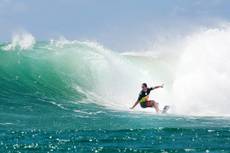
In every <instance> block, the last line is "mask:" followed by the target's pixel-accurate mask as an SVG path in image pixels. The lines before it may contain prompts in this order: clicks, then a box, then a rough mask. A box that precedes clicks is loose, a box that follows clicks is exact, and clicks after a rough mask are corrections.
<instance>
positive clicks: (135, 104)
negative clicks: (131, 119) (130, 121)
mask: <svg viewBox="0 0 230 153" xmlns="http://www.w3.org/2000/svg"><path fill="white" fill-rule="evenodd" d="M138 103H139V100H137V101H136V102H135V103H134V105H133V106H132V107H130V109H134V108H135V107H136V106H137V104H138Z"/></svg>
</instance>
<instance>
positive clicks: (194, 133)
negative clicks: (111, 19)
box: [0, 29, 230, 153]
mask: <svg viewBox="0 0 230 153" xmlns="http://www.w3.org/2000/svg"><path fill="white" fill-rule="evenodd" d="M229 31H230V30H228V29H226V30H225V31H223V30H217V29H214V30H208V31H205V32H202V33H199V34H194V35H192V36H190V37H189V38H187V39H186V40H185V41H184V42H183V43H182V44H183V45H182V46H180V49H178V51H177V53H173V54H172V53H171V52H170V53H169V52H167V51H161V52H160V54H159V52H157V53H154V54H152V53H151V52H150V53H149V52H139V53H138V52H116V51H113V50H110V49H107V48H105V47H103V46H102V45H99V44H98V43H95V42H90V41H68V40H66V39H61V40H50V41H36V40H35V39H34V37H33V36H31V35H29V34H27V35H23V36H15V37H14V39H13V40H12V42H9V43H8V42H7V43H1V44H0V152H2V153H4V152H8V153H11V152H15V153H16V152H18V153H19V152H22V153H23V152H31V153H43V152H77V153H89V152H95V153H115V152H127V153H131V152H134V153H184V152H189V153H190V152H191V153H193V152H194V153H229V152H230V117H229V114H230V113H229V107H228V106H230V105H229V88H230V84H229V80H228V79H229V74H230V71H229V61H228V57H230V56H229V51H228V50H229V48H230V46H229V44H230V43H229V40H230V39H229ZM207 38H210V39H207ZM180 43H181V42H180ZM209 44H212V46H209ZM217 48H219V50H218V51H216V49H217ZM171 49H172V48H171ZM171 49H170V50H171ZM173 49H174V50H176V49H175V47H174V48H173ZM156 50H159V48H156ZM164 50H167V48H164ZM194 59H195V62H194ZM143 82H147V83H148V84H149V85H158V84H160V83H164V84H165V87H164V88H163V89H159V90H156V91H153V93H152V94H151V96H152V97H150V98H153V99H155V100H157V101H158V102H159V104H160V108H161V109H162V108H163V106H164V105H170V110H169V112H168V113H167V114H156V113H155V110H154V109H151V108H148V109H145V110H143V109H141V108H140V107H139V106H137V108H135V109H134V110H130V109H129V107H130V106H131V105H132V104H133V103H134V101H135V100H136V98H137V96H138V92H139V91H140V85H141V83H143Z"/></svg>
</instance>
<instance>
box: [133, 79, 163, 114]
mask: <svg viewBox="0 0 230 153" xmlns="http://www.w3.org/2000/svg"><path fill="white" fill-rule="evenodd" d="M163 87H164V85H161V86H155V87H150V88H148V86H147V84H146V83H142V86H141V88H142V90H141V92H140V93H139V97H138V99H137V101H136V102H135V104H134V105H133V106H132V107H131V108H130V109H133V108H135V107H136V105H137V104H138V103H140V105H141V107H142V108H146V107H154V108H155V110H156V112H159V107H158V103H157V102H155V101H154V100H149V94H150V92H151V91H152V90H154V89H157V88H163Z"/></svg>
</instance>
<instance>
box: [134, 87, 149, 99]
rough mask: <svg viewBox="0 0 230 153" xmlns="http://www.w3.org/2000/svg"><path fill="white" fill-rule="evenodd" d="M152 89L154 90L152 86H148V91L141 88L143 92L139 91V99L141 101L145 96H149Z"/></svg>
mask: <svg viewBox="0 0 230 153" xmlns="http://www.w3.org/2000/svg"><path fill="white" fill-rule="evenodd" d="M151 90H153V88H152V87H151V88H148V89H147V91H146V92H145V91H143V90H141V92H140V93H139V97H138V99H137V101H140V100H141V99H142V98H143V97H145V96H148V95H149V94H150V91H151Z"/></svg>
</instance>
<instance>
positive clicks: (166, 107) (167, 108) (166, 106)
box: [161, 105, 170, 114]
mask: <svg viewBox="0 0 230 153" xmlns="http://www.w3.org/2000/svg"><path fill="white" fill-rule="evenodd" d="M169 108H170V107H169V106H168V105H165V106H164V108H163V110H162V111H161V113H162V114H165V113H167V112H168V110H169Z"/></svg>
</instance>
